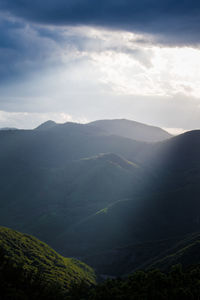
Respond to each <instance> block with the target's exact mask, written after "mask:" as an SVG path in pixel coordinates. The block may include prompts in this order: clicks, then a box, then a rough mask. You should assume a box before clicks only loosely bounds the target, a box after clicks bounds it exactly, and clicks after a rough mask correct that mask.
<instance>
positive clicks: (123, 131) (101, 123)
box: [89, 119, 172, 143]
mask: <svg viewBox="0 0 200 300" xmlns="http://www.w3.org/2000/svg"><path fill="white" fill-rule="evenodd" d="M89 124H90V125H93V126H96V127H99V128H101V129H104V130H105V131H107V132H108V133H109V134H112V135H118V136H122V137H125V138H129V139H133V140H138V141H144V142H150V143H151V142H160V141H163V140H166V139H169V138H171V137H172V135H171V134H169V133H168V132H167V131H165V130H163V129H162V128H159V127H156V126H151V125H146V124H143V123H139V122H136V121H131V120H127V119H113V120H110V119H108V120H98V121H94V122H91V123H89Z"/></svg>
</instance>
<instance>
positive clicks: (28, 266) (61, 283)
mask: <svg viewBox="0 0 200 300" xmlns="http://www.w3.org/2000/svg"><path fill="white" fill-rule="evenodd" d="M0 264H1V269H0V278H1V285H2V289H3V290H4V289H5V293H6V291H7V293H8V292H9V291H10V292H11V291H12V292H13V294H14V292H15V291H16V292H19V293H20V291H23V292H24V293H25V294H26V293H28V294H29V293H30V294H31V293H36V295H37V293H38V298H39V299H40V293H41V295H42V294H43V293H44V294H46V293H48V289H49V290H50V291H51V292H53V290H54V289H55V290H54V292H55V293H56V292H58V293H61V294H67V292H68V291H69V290H70V288H71V287H72V286H73V285H75V284H79V283H81V282H82V281H84V282H85V283H86V284H88V285H91V284H94V283H95V274H94V271H93V270H92V268H90V267H89V266H87V265H86V264H84V263H82V262H80V261H78V260H75V259H71V258H65V257H63V256H61V255H59V254H58V253H56V252H55V251H54V250H53V249H52V248H50V247H49V246H48V245H47V244H45V243H43V242H41V241H39V240H38V239H36V238H34V237H32V236H30V235H26V234H22V233H19V232H17V231H14V230H11V229H8V228H5V227H0ZM2 282H3V283H2ZM2 289H1V295H2V293H3V292H2ZM28 289H30V291H27V290H28ZM34 289H36V290H35V291H34ZM37 289H38V291H37ZM54 292H53V293H54ZM41 298H42V297H41ZM9 299H10V298H9ZM19 299H21V298H19ZM23 299H24V298H23ZM50 299H51V298H50Z"/></svg>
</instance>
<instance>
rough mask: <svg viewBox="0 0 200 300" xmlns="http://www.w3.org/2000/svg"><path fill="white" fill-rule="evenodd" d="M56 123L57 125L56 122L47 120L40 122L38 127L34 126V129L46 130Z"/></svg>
mask: <svg viewBox="0 0 200 300" xmlns="http://www.w3.org/2000/svg"><path fill="white" fill-rule="evenodd" d="M56 125H57V123H56V122H54V121H52V120H48V121H46V122H44V123H42V124H41V125H39V126H38V127H36V128H35V130H47V129H50V128H52V127H55V126H56Z"/></svg>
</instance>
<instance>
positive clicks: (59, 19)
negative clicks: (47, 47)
mask: <svg viewBox="0 0 200 300" xmlns="http://www.w3.org/2000/svg"><path fill="white" fill-rule="evenodd" d="M0 9H1V10H2V11H6V12H8V13H10V14H12V15H14V16H18V17H21V18H24V19H26V20H27V21H31V22H36V23H39V24H50V25H72V26H77V25H87V26H101V27H106V28H111V29H117V30H126V31H131V32H140V33H148V34H153V35H156V36H157V39H158V40H159V41H160V42H163V43H169V44H170V43H171V44H184V45H189V44H199V42H200V36H199V30H200V22H199V21H200V2H199V1H198V0H193V1H191V0H117V1H116V0H101V1H94V0H68V1H66V0H48V1H47V0H44V1H41V0H35V1H30V0H20V1H16V0H0Z"/></svg>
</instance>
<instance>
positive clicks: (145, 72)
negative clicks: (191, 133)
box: [0, 0, 200, 134]
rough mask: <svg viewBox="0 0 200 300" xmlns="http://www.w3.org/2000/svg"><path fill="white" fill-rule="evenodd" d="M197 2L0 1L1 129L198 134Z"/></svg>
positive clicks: (199, 60)
mask: <svg viewBox="0 0 200 300" xmlns="http://www.w3.org/2000/svg"><path fill="white" fill-rule="evenodd" d="M199 32H200V2H199V1H195V0H193V1H191V0H190V1H189V0H181V1H180V0H173V1H172V0H165V1H164V0H96V1H94V0H68V1H66V0H48V1H47V0H43V1H41V0H40V1H39V0H34V1H30V0H0V127H17V128H34V127H36V126H37V125H39V124H40V123H42V122H45V121H46V120H49V119H51V120H54V121H56V122H59V123H64V122H67V121H70V122H80V123H86V122H89V121H93V120H96V119H113V118H126V119H131V120H135V121H139V122H143V123H147V124H151V125H156V126H160V127H162V128H165V129H166V130H168V131H170V132H172V133H174V134H178V133H181V132H184V131H185V130H191V129H197V128H200V34H199Z"/></svg>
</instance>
